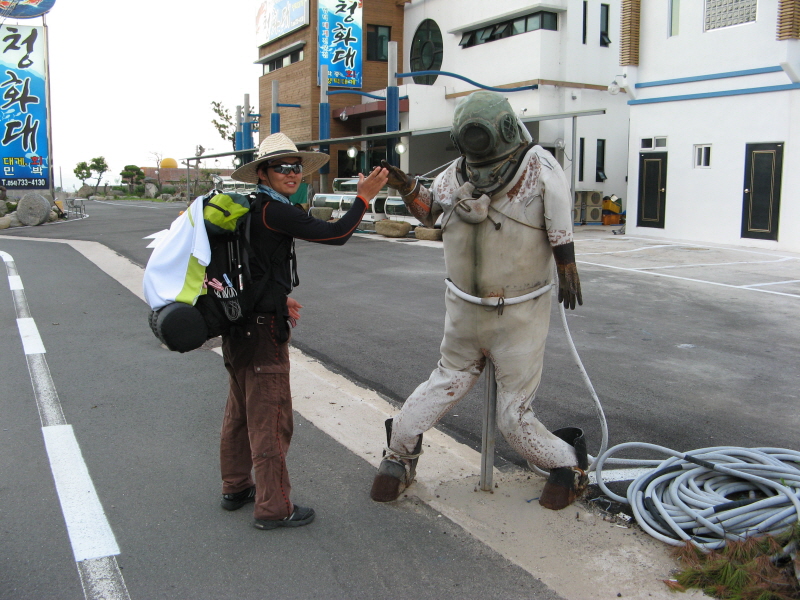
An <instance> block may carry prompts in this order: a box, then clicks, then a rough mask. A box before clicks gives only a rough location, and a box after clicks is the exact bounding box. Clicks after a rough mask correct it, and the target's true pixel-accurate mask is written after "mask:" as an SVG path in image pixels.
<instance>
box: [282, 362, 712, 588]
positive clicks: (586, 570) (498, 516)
mask: <svg viewBox="0 0 800 600" xmlns="http://www.w3.org/2000/svg"><path fill="white" fill-rule="evenodd" d="M291 360H292V392H293V396H294V408H295V410H297V411H298V412H299V413H300V414H302V415H303V417H305V418H306V419H308V420H309V421H311V422H312V423H313V424H314V425H315V426H316V427H318V428H320V429H321V430H322V431H324V432H325V433H327V434H328V435H330V436H331V437H333V438H334V439H336V440H337V441H339V442H340V443H341V444H343V445H344V446H346V447H347V448H349V449H350V450H351V451H353V452H355V453H356V454H358V455H359V456H361V457H362V458H364V459H365V460H367V461H369V462H370V463H371V464H372V465H374V466H375V467H376V468H377V466H378V463H379V462H380V456H381V450H382V446H381V435H382V432H383V430H384V428H383V422H384V420H385V419H386V418H388V417H390V416H393V415H394V414H395V413H396V412H397V410H396V409H395V408H394V407H393V406H392V405H391V404H389V403H388V402H386V401H384V400H383V399H381V398H380V397H379V396H378V395H377V394H376V393H375V392H373V391H371V390H368V389H365V388H362V387H359V386H358V385H356V384H354V383H353V382H351V381H349V380H348V379H346V378H344V377H341V376H339V375H336V374H335V373H332V372H330V371H329V370H327V369H326V368H325V367H324V365H322V364H321V363H319V362H317V361H315V360H313V359H311V358H309V357H307V356H305V355H304V354H302V353H301V352H300V351H298V350H296V349H292V353H291ZM423 450H424V455H423V456H422V457H421V458H420V462H419V466H418V469H417V481H416V482H415V483H414V484H413V485H412V486H411V487H409V488H408V489H407V490H406V493H405V494H404V497H402V498H401V499H400V500H398V502H417V501H420V500H421V501H423V502H425V503H427V504H428V505H430V506H431V507H432V508H434V509H435V510H436V511H438V512H439V513H440V514H441V515H442V516H443V517H447V518H449V519H451V520H452V521H454V522H455V523H457V524H458V525H460V526H461V527H463V528H464V529H465V530H466V531H468V532H469V533H470V534H472V535H473V536H475V537H476V538H477V539H479V540H481V541H482V542H484V543H485V544H486V545H488V546H489V547H491V548H492V549H494V550H495V551H496V552H498V553H500V554H502V555H503V556H504V557H506V558H507V559H509V560H510V561H512V562H514V563H515V564H517V565H519V566H520V567H522V568H523V569H525V570H526V571H528V572H529V573H531V574H532V575H534V576H535V577H538V578H539V579H541V580H542V581H543V582H544V583H545V584H547V585H548V586H550V587H551V588H552V589H554V590H555V591H556V592H558V593H559V594H561V595H562V596H564V597H565V598H568V599H571V600H593V599H598V600H599V599H605V598H618V597H621V598H671V599H674V598H675V594H674V593H673V592H670V591H669V590H668V589H667V587H666V586H665V585H664V583H663V581H662V580H663V579H667V578H669V576H670V572H671V571H672V570H673V569H675V568H676V566H677V565H676V563H675V562H674V560H673V559H672V558H671V557H670V553H669V551H670V547H669V546H667V545H665V544H663V543H661V542H659V541H657V540H655V539H653V538H652V537H650V536H649V535H647V534H646V533H644V532H643V531H642V530H641V529H639V527H638V526H636V525H635V524H633V525H629V524H625V523H624V522H619V521H618V520H617V519H609V518H607V517H606V516H604V515H603V513H602V511H600V510H592V509H591V508H590V507H589V506H587V505H584V504H575V505H573V506H571V507H569V508H567V509H564V510H562V511H558V512H555V511H550V510H546V509H543V508H541V507H540V506H539V504H538V502H537V501H536V500H537V499H538V498H539V495H540V493H541V490H542V487H543V485H544V479H543V478H541V477H539V476H537V475H535V474H533V473H531V472H529V471H523V470H521V469H515V470H514V471H511V472H508V473H500V472H499V471H498V470H496V469H495V471H494V476H493V479H494V483H495V487H494V489H493V490H492V492H483V491H480V490H479V489H478V487H479V479H480V454H479V453H478V452H475V451H474V450H472V449H470V448H468V447H467V446H465V445H463V444H460V443H458V442H456V441H455V440H453V439H452V438H450V437H449V436H447V435H444V434H443V433H441V432H439V431H436V430H431V431H429V432H427V433H426V434H425V438H424V442H423ZM368 491H369V490H364V493H365V494H366V493H368ZM700 596H702V593H700V592H690V593H687V594H685V595H681V596H680V597H681V598H686V597H700Z"/></svg>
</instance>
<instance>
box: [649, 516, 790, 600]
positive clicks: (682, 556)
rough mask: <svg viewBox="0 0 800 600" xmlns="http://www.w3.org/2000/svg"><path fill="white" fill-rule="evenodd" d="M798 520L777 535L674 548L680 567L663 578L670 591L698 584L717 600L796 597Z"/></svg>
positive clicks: (760, 599) (768, 599) (705, 592)
mask: <svg viewBox="0 0 800 600" xmlns="http://www.w3.org/2000/svg"><path fill="white" fill-rule="evenodd" d="M798 546H800V524H796V525H795V526H794V528H793V529H792V530H791V531H789V532H787V533H786V534H784V535H782V536H779V537H771V536H763V537H752V538H748V539H746V540H744V541H741V542H736V541H729V542H728V543H727V544H726V545H725V547H724V548H722V549H721V550H715V551H712V552H709V553H708V554H706V553H704V552H702V551H701V550H700V549H698V548H697V547H696V546H694V545H693V544H691V543H689V542H687V543H686V545H685V546H681V547H679V548H676V549H675V551H674V553H673V554H674V556H675V557H676V558H677V559H678V562H679V563H681V565H682V570H681V571H679V572H678V573H677V575H676V576H675V578H674V579H670V580H666V581H665V582H664V583H666V584H667V586H668V587H669V588H670V589H672V590H675V591H680V592H685V591H686V590H687V589H689V588H696V589H700V590H703V593H704V594H706V595H707V596H712V597H714V598H720V599H721V600H797V599H798V598H800V581H799V580H798V577H800V556H798Z"/></svg>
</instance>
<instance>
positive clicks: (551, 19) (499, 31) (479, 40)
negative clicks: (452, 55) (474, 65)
mask: <svg viewBox="0 0 800 600" xmlns="http://www.w3.org/2000/svg"><path fill="white" fill-rule="evenodd" d="M539 29H549V30H550V31H558V15H557V14H556V13H554V12H549V11H545V10H542V11H538V12H535V13H532V14H530V15H526V16H524V17H517V18H515V19H511V20H510V21H503V22H502V23H495V24H494V25H487V26H486V27H481V28H480V29H473V30H472V31H465V32H464V33H462V34H461V41H460V42H459V46H461V47H462V48H471V47H472V46H479V45H480V44H485V43H487V42H494V41H495V40H502V39H503V38H507V37H511V36H512V35H519V34H521V33H526V32H528V31H537V30H539Z"/></svg>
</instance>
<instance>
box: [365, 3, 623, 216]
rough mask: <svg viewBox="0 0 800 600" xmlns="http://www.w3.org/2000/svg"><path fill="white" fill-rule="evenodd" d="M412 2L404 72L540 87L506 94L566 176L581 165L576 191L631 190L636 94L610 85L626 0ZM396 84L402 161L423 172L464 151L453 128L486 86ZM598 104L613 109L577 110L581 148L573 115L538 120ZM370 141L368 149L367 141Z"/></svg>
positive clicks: (428, 81)
mask: <svg viewBox="0 0 800 600" xmlns="http://www.w3.org/2000/svg"><path fill="white" fill-rule="evenodd" d="M404 8H405V12H404V40H403V48H404V56H402V57H398V63H399V65H398V71H400V72H404V73H409V72H419V71H445V72H449V73H455V74H457V75H460V76H463V77H466V78H468V79H471V80H472V81H474V82H477V83H479V84H481V85H484V86H491V87H495V88H520V87H525V86H528V87H530V86H533V85H536V86H538V88H537V89H535V90H532V89H527V90H525V91H509V92H508V93H506V94H505V95H506V97H507V98H508V99H509V101H510V103H511V106H512V107H513V108H514V110H515V111H516V112H517V114H519V115H520V116H521V117H522V118H523V121H524V122H525V123H526V126H527V127H528V129H529V131H530V132H531V134H532V137H533V138H534V140H536V141H537V143H539V144H540V145H542V146H544V147H545V148H548V149H549V150H551V151H552V152H553V153H554V154H555V155H556V157H557V158H558V160H559V161H560V162H561V163H562V165H563V166H564V168H565V170H566V172H567V176H568V177H572V172H571V171H572V168H573V163H574V165H575V169H576V173H575V183H576V190H596V191H598V192H600V194H598V195H597V196H596V198H597V199H598V200H599V199H600V198H601V197H602V196H605V195H611V194H612V193H616V194H617V195H619V196H622V195H623V192H624V190H625V186H626V175H627V168H628V167H627V156H628V147H627V145H628V139H627V132H628V106H627V104H626V100H627V99H628V98H627V96H626V95H625V94H620V95H618V96H613V95H611V94H609V93H608V85H609V84H610V83H611V81H612V80H613V79H614V78H615V76H616V75H618V74H619V73H620V67H619V66H618V65H619V56H620V45H619V42H620V0H608V1H607V2H602V1H600V0H588V1H583V0H547V1H544V2H543V1H531V0H503V1H502V2H486V1H485V0H457V1H454V0H412V1H410V2H406V3H405V7H404ZM398 83H400V84H401V86H400V96H401V97H404V96H407V97H408V112H403V113H401V117H400V119H401V120H400V129H401V130H409V131H412V132H413V134H412V135H410V136H408V137H407V138H406V139H405V140H404V141H405V142H407V145H408V152H407V153H406V154H404V155H402V156H401V167H402V168H403V169H404V170H406V171H407V172H409V173H413V174H425V173H427V172H428V171H430V170H431V169H434V168H435V167H437V166H440V165H442V164H445V163H446V162H448V161H450V160H452V159H454V158H456V157H457V156H458V154H457V153H456V151H455V148H454V146H453V144H452V142H451V141H450V135H449V133H450V125H451V123H452V118H453V112H454V110H455V107H456V103H457V102H458V100H460V99H461V98H463V97H464V96H466V95H468V94H469V93H471V92H473V91H476V90H477V89H479V88H478V87H476V86H475V85H474V84H472V83H470V82H467V81H463V80H461V79H458V78H455V77H450V76H447V75H439V76H438V77H437V76H427V77H417V78H414V79H413V80H412V78H410V77H407V78H404V79H402V80H400V81H399V82H398ZM363 102H364V103H368V102H372V100H369V99H366V98H365V99H364V100H363ZM598 109H604V110H605V111H606V112H605V114H600V115H595V116H581V117H579V118H577V120H576V123H577V131H576V145H577V147H576V148H572V147H571V141H572V124H573V119H572V118H558V119H551V120H542V121H538V120H537V119H538V118H540V117H541V116H542V115H555V114H563V113H575V112H578V113H580V112H581V111H596V110H598ZM384 123H385V119H384V116H383V115H379V116H375V117H371V118H365V119H363V120H362V133H365V134H366V133H370V132H372V131H376V130H380V127H381V125H383V124H384ZM362 144H363V145H362V149H364V150H367V146H368V142H363V143H362ZM599 213H600V211H599V210H597V211H595V212H594V214H595V215H596V216H597V217H598V218H597V219H590V220H599Z"/></svg>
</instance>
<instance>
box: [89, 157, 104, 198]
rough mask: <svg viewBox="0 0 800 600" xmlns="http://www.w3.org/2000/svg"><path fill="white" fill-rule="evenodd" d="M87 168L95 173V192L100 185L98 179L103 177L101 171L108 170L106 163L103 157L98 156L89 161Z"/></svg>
mask: <svg viewBox="0 0 800 600" xmlns="http://www.w3.org/2000/svg"><path fill="white" fill-rule="evenodd" d="M89 170H90V171H94V172H95V173H97V183H96V184H95V185H94V193H95V194H96V193H97V188H99V187H100V179H101V178H102V177H103V173H105V172H106V171H108V163H107V162H106V159H105V158H104V157H102V156H98V157H97V158H93V159H92V162H90V163H89Z"/></svg>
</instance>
